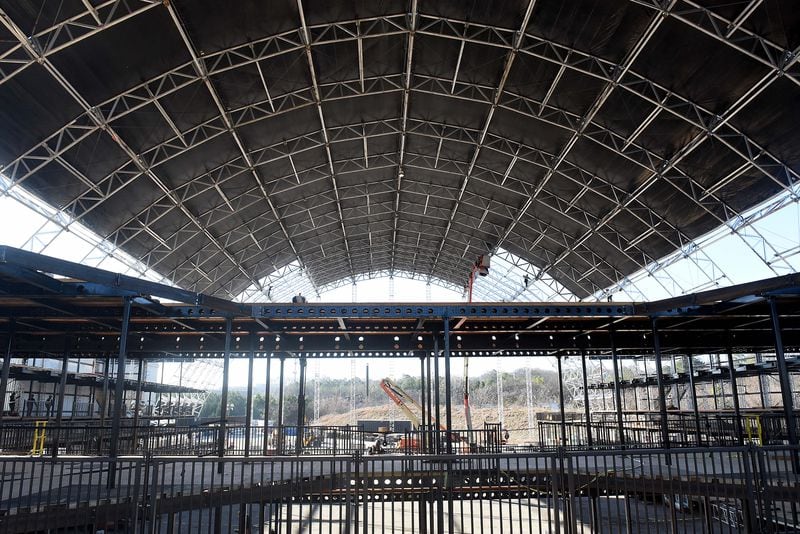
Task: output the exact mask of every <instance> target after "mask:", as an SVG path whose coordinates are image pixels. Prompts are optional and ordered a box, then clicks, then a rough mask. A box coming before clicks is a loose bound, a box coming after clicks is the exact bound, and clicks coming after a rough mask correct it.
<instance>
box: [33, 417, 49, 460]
mask: <svg viewBox="0 0 800 534" xmlns="http://www.w3.org/2000/svg"><path fill="white" fill-rule="evenodd" d="M46 433H47V421H36V422H35V423H34V427H33V447H32V448H31V455H34V454H44V439H45V435H46Z"/></svg>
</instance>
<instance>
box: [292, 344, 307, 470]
mask: <svg viewBox="0 0 800 534" xmlns="http://www.w3.org/2000/svg"><path fill="white" fill-rule="evenodd" d="M306 363H307V362H306V359H305V357H304V356H301V357H300V383H299V384H298V385H297V434H296V436H295V438H294V444H295V452H296V453H297V455H298V456H299V455H300V453H302V452H303V437H304V435H305V432H304V430H305V424H306V421H305V418H306Z"/></svg>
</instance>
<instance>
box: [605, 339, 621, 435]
mask: <svg viewBox="0 0 800 534" xmlns="http://www.w3.org/2000/svg"><path fill="white" fill-rule="evenodd" d="M608 338H609V340H611V365H612V366H613V367H614V410H615V413H616V416H617V433H618V434H619V444H620V445H621V446H622V447H623V448H624V447H625V424H624V423H623V421H622V408H623V406H622V390H621V389H620V379H619V356H618V355H617V346H616V344H615V343H614V326H613V325H611V326H609V328H608Z"/></svg>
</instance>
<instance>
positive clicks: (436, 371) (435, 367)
mask: <svg viewBox="0 0 800 534" xmlns="http://www.w3.org/2000/svg"><path fill="white" fill-rule="evenodd" d="M433 372H434V380H433V395H434V400H435V402H436V454H439V453H441V452H442V441H441V435H442V434H441V432H439V425H440V423H439V421H441V420H442V414H441V400H440V399H439V384H440V383H441V382H440V380H441V377H440V376H439V335H438V333H437V334H436V335H435V336H434V338H433Z"/></svg>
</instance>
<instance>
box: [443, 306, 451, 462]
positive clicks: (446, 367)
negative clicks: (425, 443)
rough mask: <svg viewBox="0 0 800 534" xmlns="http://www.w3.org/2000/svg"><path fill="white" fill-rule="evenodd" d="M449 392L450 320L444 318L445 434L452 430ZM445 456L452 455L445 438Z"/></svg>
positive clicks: (448, 440)
mask: <svg viewBox="0 0 800 534" xmlns="http://www.w3.org/2000/svg"><path fill="white" fill-rule="evenodd" d="M451 397H452V392H451V390H450V318H449V317H445V318H444V402H445V419H446V420H447V432H448V433H449V432H451V431H452V430H453V399H452V398H451ZM447 454H453V443H452V440H450V439H449V437H448V438H447Z"/></svg>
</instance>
